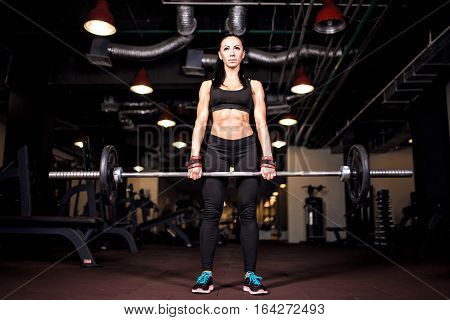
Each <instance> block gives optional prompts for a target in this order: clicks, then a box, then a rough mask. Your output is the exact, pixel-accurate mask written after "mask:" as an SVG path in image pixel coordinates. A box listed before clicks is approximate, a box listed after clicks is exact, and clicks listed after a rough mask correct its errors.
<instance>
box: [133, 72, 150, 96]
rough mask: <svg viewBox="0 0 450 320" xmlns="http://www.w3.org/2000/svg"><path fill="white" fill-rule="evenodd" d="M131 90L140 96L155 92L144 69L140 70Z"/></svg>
mask: <svg viewBox="0 0 450 320" xmlns="http://www.w3.org/2000/svg"><path fill="white" fill-rule="evenodd" d="M130 90H131V91H133V92H135V93H138V94H149V93H152V92H153V88H152V86H151V85H150V80H149V79H148V75H147V71H145V69H144V67H142V68H141V69H139V71H138V72H137V73H136V76H135V77H134V80H133V82H132V83H131V87H130Z"/></svg>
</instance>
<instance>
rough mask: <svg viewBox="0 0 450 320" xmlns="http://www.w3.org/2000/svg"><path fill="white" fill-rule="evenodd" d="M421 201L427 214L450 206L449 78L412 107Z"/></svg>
mask: <svg viewBox="0 0 450 320" xmlns="http://www.w3.org/2000/svg"><path fill="white" fill-rule="evenodd" d="M411 130H412V137H413V157H414V173H415V174H414V175H415V182H416V192H417V204H418V206H419V207H420V208H421V210H423V212H424V213H425V214H427V213H431V212H432V211H434V210H436V206H445V207H444V208H446V210H447V213H448V208H449V194H450V191H449V186H450V157H449V150H450V142H449V128H448V114H447V98H446V81H441V82H440V83H438V84H436V85H433V88H430V90H427V91H426V92H425V94H424V95H423V96H422V97H421V98H420V99H418V100H417V101H416V102H415V103H414V104H413V106H412V121H411Z"/></svg>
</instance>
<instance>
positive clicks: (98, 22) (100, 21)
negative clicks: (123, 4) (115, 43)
mask: <svg viewBox="0 0 450 320" xmlns="http://www.w3.org/2000/svg"><path fill="white" fill-rule="evenodd" d="M84 28H85V29H86V30H87V31H89V32H90V33H93V34H95V35H98V36H110V35H112V34H114V33H116V27H115V26H114V17H113V15H112V14H111V12H110V11H109V7H108V2H106V0H98V2H97V5H96V6H95V8H94V9H92V11H91V12H90V13H89V16H88V20H87V21H86V22H85V23H84Z"/></svg>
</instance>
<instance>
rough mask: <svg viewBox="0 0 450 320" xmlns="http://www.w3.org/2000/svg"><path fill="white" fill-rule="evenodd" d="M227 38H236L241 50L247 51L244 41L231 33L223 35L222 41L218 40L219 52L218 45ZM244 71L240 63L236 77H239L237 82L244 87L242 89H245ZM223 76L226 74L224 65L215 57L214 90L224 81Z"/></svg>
mask: <svg viewBox="0 0 450 320" xmlns="http://www.w3.org/2000/svg"><path fill="white" fill-rule="evenodd" d="M228 37H236V38H238V39H239V40H241V43H242V48H243V50H244V51H245V52H246V51H247V49H246V47H245V43H244V40H243V39H242V38H241V37H240V36H237V35H235V34H232V33H229V34H226V35H224V36H223V37H222V39H220V41H219V50H220V44H221V43H222V41H223V40H224V39H226V38H228ZM245 71H246V70H245V67H244V65H243V63H242V62H241V65H240V67H239V72H238V77H239V81H240V82H241V84H242V85H243V86H244V88H246V87H247V80H246V78H247V76H246V72H245ZM225 76H226V74H225V67H224V63H223V61H222V60H220V58H219V57H217V61H216V67H215V69H214V78H213V79H212V86H213V87H214V88H219V87H220V86H221V85H222V84H223V82H224V81H225Z"/></svg>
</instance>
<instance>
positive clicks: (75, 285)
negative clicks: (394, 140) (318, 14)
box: [0, 241, 450, 300]
mask: <svg viewBox="0 0 450 320" xmlns="http://www.w3.org/2000/svg"><path fill="white" fill-rule="evenodd" d="M0 253H1V251H0ZM94 256H95V258H96V260H97V262H98V263H99V264H100V265H101V267H99V268H81V267H79V265H78V263H79V259H77V257H73V258H70V259H66V260H64V261H62V262H60V263H58V264H56V265H55V266H54V267H50V266H52V264H54V262H56V261H58V260H59V259H61V257H62V255H59V256H58V255H52V256H49V255H48V254H47V255H46V256H45V259H43V258H42V257H41V258H40V259H37V258H34V257H33V260H29V256H28V258H23V257H21V256H20V255H15V256H14V257H12V256H11V253H8V254H6V255H5V254H4V253H2V254H0V257H1V258H0V259H1V260H0V295H1V297H2V298H6V299H81V300H84V299H125V300H127V299H138V300H140V299H183V300H186V299H445V296H447V297H448V296H450V281H449V280H450V279H449V278H450V264H449V263H448V261H444V260H437V259H434V260H418V259H407V258H404V259H395V262H396V263H397V264H398V265H399V266H398V265H395V264H393V263H392V262H390V261H388V260H387V259H386V258H383V257H381V256H380V255H378V254H377V253H375V252H373V251H371V250H369V249H367V248H362V247H361V248H341V247H334V246H321V247H317V246H311V245H306V244H285V243H275V242H268V241H261V242H260V251H259V260H258V267H257V272H258V274H260V275H261V276H263V277H264V283H265V284H266V285H267V287H268V288H269V290H270V294H269V295H268V296H250V295H249V294H246V293H244V292H243V291H242V287H241V281H242V277H243V272H242V252H241V247H240V246H239V244H236V243H229V244H226V245H224V246H219V247H218V248H217V251H216V258H215V270H214V283H215V290H214V292H213V293H212V294H210V295H194V294H192V293H191V292H190V288H191V286H192V284H193V282H194V280H195V277H196V276H197V275H198V273H199V271H200V266H199V264H200V262H199V250H198V247H194V248H185V247H181V246H173V245H161V244H147V245H145V247H144V248H143V249H141V250H140V252H139V253H138V254H129V253H128V252H127V251H125V250H108V251H95V252H94ZM47 269H48V270H47ZM33 279H34V280H33ZM30 280H32V281H30ZM431 287H432V288H434V289H436V290H437V291H439V292H437V291H436V290H434V289H432V288H431Z"/></svg>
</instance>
